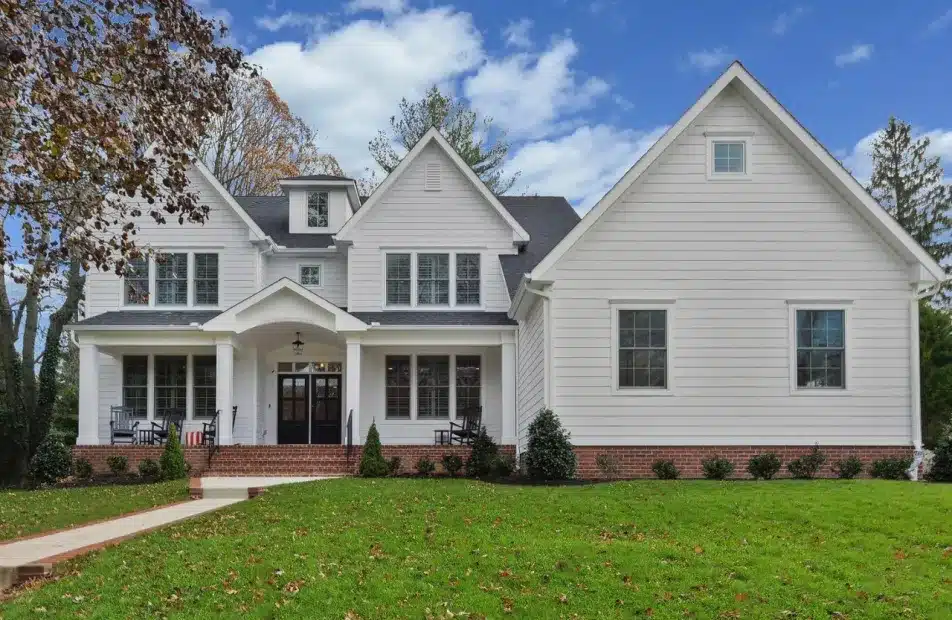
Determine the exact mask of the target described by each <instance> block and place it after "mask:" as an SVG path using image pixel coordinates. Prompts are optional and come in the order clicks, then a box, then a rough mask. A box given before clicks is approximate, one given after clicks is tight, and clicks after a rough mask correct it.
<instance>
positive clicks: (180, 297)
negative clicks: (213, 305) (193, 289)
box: [155, 254, 188, 306]
mask: <svg viewBox="0 0 952 620" xmlns="http://www.w3.org/2000/svg"><path fill="white" fill-rule="evenodd" d="M155 289H156V295H155V304H156V305H157V306H185V305H188V254H160V255H159V256H157V257H156V259H155Z"/></svg>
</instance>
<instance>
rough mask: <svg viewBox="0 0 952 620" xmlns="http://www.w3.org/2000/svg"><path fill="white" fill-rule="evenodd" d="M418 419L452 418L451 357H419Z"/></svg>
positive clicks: (417, 365) (417, 364) (417, 373)
mask: <svg viewBox="0 0 952 620" xmlns="http://www.w3.org/2000/svg"><path fill="white" fill-rule="evenodd" d="M416 367H417V372H416V375H417V419H420V420H425V419H435V418H449V417H450V356H449V355H418V356H417V363H416Z"/></svg>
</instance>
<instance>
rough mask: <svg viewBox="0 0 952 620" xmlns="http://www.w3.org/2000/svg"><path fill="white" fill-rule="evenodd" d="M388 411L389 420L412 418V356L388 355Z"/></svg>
mask: <svg viewBox="0 0 952 620" xmlns="http://www.w3.org/2000/svg"><path fill="white" fill-rule="evenodd" d="M385 361H386V366H387V387H386V391H387V393H386V401H387V403H386V411H385V415H386V417H387V418H388V419H389V418H403V419H409V418H410V356H409V355H388V356H387V358H386V360H385Z"/></svg>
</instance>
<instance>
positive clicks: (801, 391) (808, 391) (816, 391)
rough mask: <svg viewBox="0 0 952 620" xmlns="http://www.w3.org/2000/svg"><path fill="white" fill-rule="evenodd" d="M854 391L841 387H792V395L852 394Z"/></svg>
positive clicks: (840, 395)
mask: <svg viewBox="0 0 952 620" xmlns="http://www.w3.org/2000/svg"><path fill="white" fill-rule="evenodd" d="M852 394H853V392H852V391H851V390H849V389H841V388H791V390H790V395H791V396H835V397H842V396H852Z"/></svg>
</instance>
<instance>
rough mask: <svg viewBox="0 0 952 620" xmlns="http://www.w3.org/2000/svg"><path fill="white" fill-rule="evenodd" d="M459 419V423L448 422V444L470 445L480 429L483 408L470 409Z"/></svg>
mask: <svg viewBox="0 0 952 620" xmlns="http://www.w3.org/2000/svg"><path fill="white" fill-rule="evenodd" d="M459 417H460V418H461V420H460V422H452V421H451V422H450V444H454V443H456V444H459V445H461V446H462V445H466V446H468V445H471V444H472V443H473V440H474V439H476V438H477V437H478V436H479V431H480V430H481V429H482V425H483V408H482V407H476V408H474V409H470V410H468V411H466V412H464V413H463V414H462V415H461V416H459Z"/></svg>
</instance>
